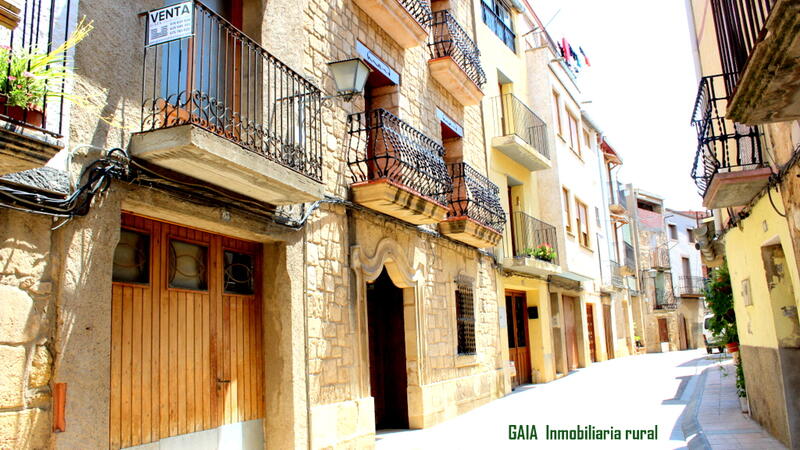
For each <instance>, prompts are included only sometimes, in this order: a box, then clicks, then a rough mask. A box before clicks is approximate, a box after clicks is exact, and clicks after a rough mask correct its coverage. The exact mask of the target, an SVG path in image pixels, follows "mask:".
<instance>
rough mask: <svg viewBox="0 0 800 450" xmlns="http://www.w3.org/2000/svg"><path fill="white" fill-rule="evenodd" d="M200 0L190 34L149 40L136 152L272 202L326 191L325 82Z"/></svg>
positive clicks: (286, 201) (157, 163) (306, 197)
mask: <svg viewBox="0 0 800 450" xmlns="http://www.w3.org/2000/svg"><path fill="white" fill-rule="evenodd" d="M194 7H195V20H194V27H195V28H194V34H193V35H191V36H189V37H186V38H183V39H179V40H174V41H170V42H165V43H162V44H158V45H154V46H151V47H146V48H145V52H144V70H143V74H145V76H144V77H143V80H142V98H143V99H144V102H143V104H142V111H143V114H142V128H141V132H139V133H137V134H135V135H134V136H133V137H132V138H131V145H130V151H131V156H134V157H137V158H139V159H142V160H144V161H147V162H148V163H151V164H153V165H155V166H158V167H160V168H163V169H168V170H170V171H173V172H176V173H178V174H181V175H184V176H188V177H191V178H194V179H197V180H202V181H203V182H205V183H210V184H213V185H216V186H219V187H221V188H224V189H227V190H230V191H233V192H235V193H237V194H240V195H244V196H247V197H250V198H253V199H255V200H258V201H262V202H265V203H268V204H272V205H285V204H292V203H303V202H309V201H314V200H319V199H320V198H322V193H323V186H322V183H321V181H322V145H321V132H322V129H321V122H320V114H319V111H320V97H321V96H320V90H319V89H317V88H316V87H315V86H314V85H313V84H311V83H310V82H309V81H307V80H306V79H304V78H303V77H301V76H300V75H299V74H297V73H296V72H294V71H292V70H291V69H289V68H288V67H287V66H286V65H284V64H283V63H282V62H280V61H279V60H278V59H276V58H275V57H274V56H272V55H270V54H269V53H267V51H266V50H264V49H263V48H261V47H260V46H259V45H258V44H256V43H255V42H254V41H252V40H251V39H250V38H248V37H247V36H245V35H244V33H242V32H241V31H239V30H237V29H236V28H234V27H233V26H231V25H230V24H229V23H228V22H227V21H225V19H223V18H221V17H219V16H218V15H216V14H215V13H214V12H212V11H211V10H209V9H207V8H206V7H205V6H204V5H203V4H201V3H199V2H195V3H194ZM220 36H223V37H220Z"/></svg>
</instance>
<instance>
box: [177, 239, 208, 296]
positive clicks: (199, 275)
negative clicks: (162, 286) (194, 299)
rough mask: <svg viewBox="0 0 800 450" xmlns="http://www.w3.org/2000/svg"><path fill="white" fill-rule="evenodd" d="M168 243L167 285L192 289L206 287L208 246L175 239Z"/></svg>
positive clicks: (203, 289)
mask: <svg viewBox="0 0 800 450" xmlns="http://www.w3.org/2000/svg"><path fill="white" fill-rule="evenodd" d="M169 244H170V245H169V287H171V288H179V289H190V290H194V291H205V290H206V289H208V284H207V280H206V274H207V271H206V267H208V264H207V258H206V255H207V254H208V248H207V247H205V246H203V245H197V244H192V243H189V242H183V241H175V240H173V241H170V243H169Z"/></svg>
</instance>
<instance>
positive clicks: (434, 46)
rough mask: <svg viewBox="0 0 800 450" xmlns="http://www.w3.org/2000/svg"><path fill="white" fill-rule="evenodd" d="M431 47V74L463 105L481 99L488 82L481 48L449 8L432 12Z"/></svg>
mask: <svg viewBox="0 0 800 450" xmlns="http://www.w3.org/2000/svg"><path fill="white" fill-rule="evenodd" d="M428 48H429V49H430V51H431V59H430V60H429V61H428V67H429V68H430V71H431V76H433V78H434V79H435V80H436V81H438V82H439V84H441V85H442V86H444V87H445V88H446V89H447V90H448V91H450V93H451V94H453V96H454V97H455V98H456V100H458V101H459V102H460V103H461V104H462V105H464V106H472V105H477V104H478V103H480V101H481V99H482V98H483V91H482V90H481V88H482V87H483V85H484V84H485V83H486V74H485V73H484V72H483V67H482V66H481V59H480V51H479V50H478V47H477V46H476V45H475V42H473V41H472V39H470V37H469V35H468V34H467V32H466V31H464V29H463V28H461V25H459V24H458V22H456V19H455V17H453V15H452V14H450V11H448V10H441V11H436V12H434V13H433V20H432V22H431V43H430V44H428Z"/></svg>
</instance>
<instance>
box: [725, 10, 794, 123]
mask: <svg viewBox="0 0 800 450" xmlns="http://www.w3.org/2000/svg"><path fill="white" fill-rule="evenodd" d="M712 10H713V13H714V24H715V25H716V29H717V42H718V45H719V54H720V58H721V62H722V70H723V71H724V72H726V73H730V74H732V76H731V78H729V79H728V80H726V82H727V88H728V92H729V93H731V94H732V95H731V97H730V99H729V102H728V117H730V118H731V120H734V121H737V122H740V123H747V124H751V125H753V124H761V123H766V122H780V121H787V120H795V119H800V84H798V83H797V73H798V71H800V60H798V58H797V55H798V54H800V5H798V3H797V1H796V0H712Z"/></svg>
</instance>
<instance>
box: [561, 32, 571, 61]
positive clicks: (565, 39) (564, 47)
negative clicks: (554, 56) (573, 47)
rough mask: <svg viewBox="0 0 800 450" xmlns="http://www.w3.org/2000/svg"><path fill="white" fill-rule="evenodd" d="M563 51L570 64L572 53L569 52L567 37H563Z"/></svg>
mask: <svg viewBox="0 0 800 450" xmlns="http://www.w3.org/2000/svg"><path fill="white" fill-rule="evenodd" d="M561 53H562V55H561V56H563V57H564V60H565V61H566V62H567V64H569V59H570V54H569V42H567V38H561Z"/></svg>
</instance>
